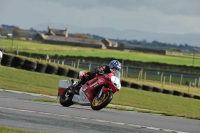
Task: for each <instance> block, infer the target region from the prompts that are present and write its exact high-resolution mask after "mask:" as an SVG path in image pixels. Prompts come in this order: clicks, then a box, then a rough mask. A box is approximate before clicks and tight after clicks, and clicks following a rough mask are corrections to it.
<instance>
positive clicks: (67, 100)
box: [60, 89, 74, 107]
mask: <svg viewBox="0 0 200 133" xmlns="http://www.w3.org/2000/svg"><path fill="white" fill-rule="evenodd" d="M67 92H68V89H66V90H65V91H64V92H63V94H62V95H61V96H60V104H61V105H62V106H64V107H69V106H71V105H73V104H74V103H73V102H72V98H73V94H72V93H67Z"/></svg>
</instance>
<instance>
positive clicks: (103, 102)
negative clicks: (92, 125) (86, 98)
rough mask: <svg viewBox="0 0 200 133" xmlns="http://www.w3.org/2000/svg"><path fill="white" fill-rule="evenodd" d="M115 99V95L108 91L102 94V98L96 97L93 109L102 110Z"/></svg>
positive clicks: (93, 101)
mask: <svg viewBox="0 0 200 133" xmlns="http://www.w3.org/2000/svg"><path fill="white" fill-rule="evenodd" d="M112 98H113V93H112V92H111V91H106V92H104V93H102V95H101V97H99V98H98V97H97V96H95V97H94V99H93V100H92V104H91V108H92V109H93V110H100V109H102V108H104V107H106V106H107V105H108V104H109V103H110V101H111V100H112Z"/></svg>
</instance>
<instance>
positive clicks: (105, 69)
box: [72, 60, 121, 94]
mask: <svg viewBox="0 0 200 133" xmlns="http://www.w3.org/2000/svg"><path fill="white" fill-rule="evenodd" d="M114 70H118V71H120V70H121V63H120V62H119V61H118V60H112V61H111V62H110V63H109V65H102V66H98V67H96V68H94V70H92V71H90V72H87V73H86V74H85V75H83V76H82V77H81V79H80V80H79V81H78V82H77V83H76V84H75V85H73V86H72V91H73V92H74V93H75V94H79V90H80V88H81V86H82V85H83V84H85V83H86V82H87V81H89V80H91V79H93V78H94V77H95V75H96V74H106V73H111V72H113V71H114Z"/></svg>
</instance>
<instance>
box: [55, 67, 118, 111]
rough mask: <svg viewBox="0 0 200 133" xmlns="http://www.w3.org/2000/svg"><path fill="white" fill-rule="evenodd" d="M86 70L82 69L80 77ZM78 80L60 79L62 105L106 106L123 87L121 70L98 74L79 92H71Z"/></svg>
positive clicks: (59, 90)
mask: <svg viewBox="0 0 200 133" xmlns="http://www.w3.org/2000/svg"><path fill="white" fill-rule="evenodd" d="M84 74H86V72H84V71H80V72H79V78H81V77H82V76H83V75H84ZM77 82H78V81H75V82H74V81H73V80H72V79H68V80H60V81H59V87H58V100H59V102H60V104H61V105H62V106H65V107H69V106H71V105H73V104H79V105H83V106H84V105H85V106H91V108H92V109H93V110H101V109H102V108H105V107H106V106H107V105H108V104H109V103H110V102H111V100H112V99H113V94H114V93H116V92H118V91H119V90H120V89H121V83H120V72H119V71H117V70H115V71H113V73H108V74H97V75H96V76H95V78H93V79H92V80H89V81H87V82H86V83H85V84H84V85H82V87H81V88H80V90H79V94H74V93H71V89H70V88H71V87H72V85H74V84H76V83H77Z"/></svg>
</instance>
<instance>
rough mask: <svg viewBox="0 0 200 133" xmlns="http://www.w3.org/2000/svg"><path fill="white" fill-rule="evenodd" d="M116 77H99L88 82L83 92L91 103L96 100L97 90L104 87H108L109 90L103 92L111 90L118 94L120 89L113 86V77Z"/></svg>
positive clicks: (108, 75) (107, 75) (106, 75)
mask: <svg viewBox="0 0 200 133" xmlns="http://www.w3.org/2000/svg"><path fill="white" fill-rule="evenodd" d="M112 76H114V74H113V73H109V74H105V75H97V76H96V77H95V78H94V79H92V80H90V81H88V82H87V83H85V84H84V85H83V86H82V90H83V92H84V93H85V95H86V96H87V98H88V99H89V101H90V102H92V100H93V99H94V96H95V91H94V90H95V89H96V88H98V87H100V86H102V85H105V84H106V85H108V86H109V88H104V90H103V92H106V91H108V90H111V91H112V92H113V93H115V92H117V91H118V89H117V88H116V87H115V86H114V85H113V84H112V82H111V77H112Z"/></svg>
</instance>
